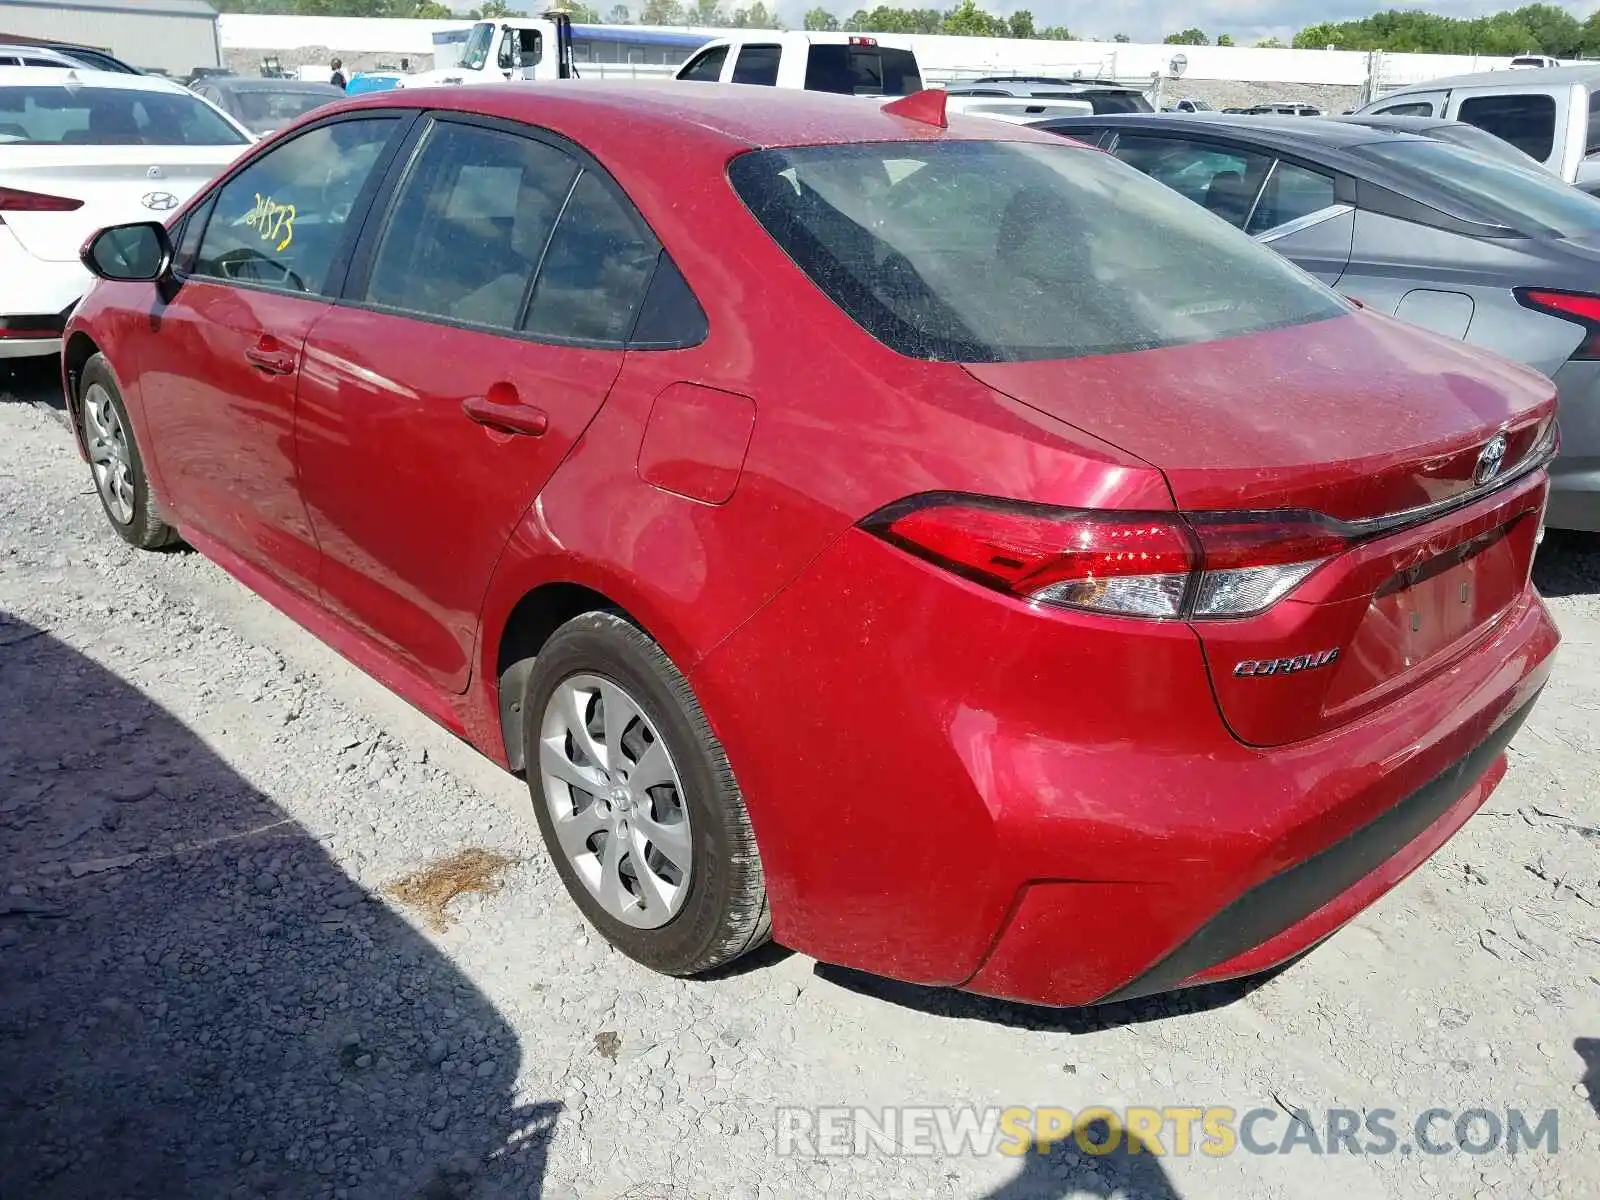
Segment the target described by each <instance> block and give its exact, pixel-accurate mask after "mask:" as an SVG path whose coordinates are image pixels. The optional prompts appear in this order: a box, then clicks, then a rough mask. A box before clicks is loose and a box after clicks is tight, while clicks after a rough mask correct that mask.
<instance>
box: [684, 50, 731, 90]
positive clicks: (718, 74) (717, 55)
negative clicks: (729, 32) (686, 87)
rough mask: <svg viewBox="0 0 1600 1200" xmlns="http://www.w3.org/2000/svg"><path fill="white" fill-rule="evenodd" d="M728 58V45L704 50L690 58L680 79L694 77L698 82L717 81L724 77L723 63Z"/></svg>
mask: <svg viewBox="0 0 1600 1200" xmlns="http://www.w3.org/2000/svg"><path fill="white" fill-rule="evenodd" d="M727 60H728V48H727V47H726V46H713V47H712V48H711V49H709V50H706V51H703V52H702V53H701V54H700V56H699V57H698V58H692V59H690V60H689V65H688V66H687V67H685V68H684V71H683V74H681V75H679V76H678V78H679V79H692V80H694V81H695V82H696V83H715V82H716V81H717V80H719V79H721V78H722V64H723V63H725V62H726V61H727Z"/></svg>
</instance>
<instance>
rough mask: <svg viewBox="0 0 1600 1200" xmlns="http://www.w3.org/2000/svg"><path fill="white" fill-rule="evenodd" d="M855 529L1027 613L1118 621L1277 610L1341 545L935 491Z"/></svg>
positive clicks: (1328, 535)
mask: <svg viewBox="0 0 1600 1200" xmlns="http://www.w3.org/2000/svg"><path fill="white" fill-rule="evenodd" d="M862 525H863V528H865V529H867V530H868V531H869V532H871V533H874V534H876V535H878V536H879V537H881V538H883V539H884V540H885V541H888V542H891V543H893V544H894V545H896V546H899V547H900V548H901V549H903V550H905V551H907V552H909V553H911V554H915V555H916V556H917V557H919V558H923V559H926V560H927V561H929V562H932V563H936V564H937V565H939V566H941V567H944V568H945V569H946V570H949V571H953V572H954V573H956V574H957V575H961V576H963V577H965V578H967V579H970V580H972V581H974V582H975V583H980V584H983V585H984V586H985V587H991V588H994V589H995V590H996V591H1001V592H1005V593H1007V594H1008V595H1012V596H1015V597H1017V598H1018V599H1021V600H1026V601H1029V602H1030V603H1034V604H1048V605H1053V606H1056V607H1060V608H1075V609H1083V610H1086V611H1089V612H1101V613H1114V614H1118V615H1121V616H1133V617H1156V618H1177V617H1186V618H1190V619H1195V620H1206V619H1216V618H1221V617H1244V616H1250V615H1252V614H1254V613H1258V612H1261V611H1263V610H1264V609H1267V608H1270V607H1271V606H1272V605H1274V604H1276V603H1277V602H1278V601H1279V600H1281V599H1283V597H1284V596H1286V595H1288V594H1289V592H1291V591H1292V590H1294V588H1295V587H1297V586H1298V585H1299V584H1300V583H1301V582H1302V581H1304V580H1305V579H1306V577H1307V576H1309V575H1310V574H1311V573H1312V572H1313V571H1315V570H1316V569H1317V568H1318V567H1319V566H1321V565H1322V564H1323V563H1324V562H1326V561H1328V559H1330V558H1332V557H1334V556H1335V555H1336V554H1338V553H1339V552H1340V551H1341V550H1343V549H1344V548H1346V546H1347V545H1348V542H1347V541H1346V540H1345V539H1344V538H1343V537H1341V536H1340V535H1338V534H1336V533H1332V532H1329V531H1328V530H1327V529H1325V528H1323V527H1321V526H1318V525H1316V524H1315V523H1314V522H1310V521H1307V520H1305V519H1303V518H1298V517H1296V516H1294V515H1293V514H1289V515H1286V516H1285V517H1284V518H1283V519H1282V520H1277V519H1275V518H1274V516H1273V515H1272V514H1261V513H1241V514H1226V513H1206V514H1202V515H1198V516H1196V517H1195V518H1194V519H1193V520H1192V521H1191V520H1186V519H1185V518H1184V517H1181V516H1179V515H1178V514H1176V513H1124V512H1103V511H1095V510H1083V509H1060V508H1051V507H1046V506H1044V505H1037V504H1025V503H1020V502H1013V501H1007V500H995V499H990V498H988V497H983V496H969V495H960V494H951V493H933V494H928V495H922V496H913V497H912V498H910V499H909V500H903V501H900V502H899V503H897V504H892V505H890V506H889V507H888V508H885V509H881V510H880V511H879V512H877V513H874V514H873V515H872V516H871V517H868V518H867V520H866V521H864V522H862Z"/></svg>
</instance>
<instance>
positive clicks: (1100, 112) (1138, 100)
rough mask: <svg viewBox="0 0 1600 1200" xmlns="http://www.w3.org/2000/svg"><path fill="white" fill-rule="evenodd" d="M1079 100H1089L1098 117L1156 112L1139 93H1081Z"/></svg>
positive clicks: (1062, 94) (1053, 93)
mask: <svg viewBox="0 0 1600 1200" xmlns="http://www.w3.org/2000/svg"><path fill="white" fill-rule="evenodd" d="M1071 94H1072V93H1070V92H1034V95H1035V96H1070V95H1071ZM1076 99H1078V100H1087V101H1088V102H1089V103H1090V104H1092V105H1094V115H1095V116H1097V117H1104V116H1108V115H1110V114H1113V113H1147V112H1155V109H1153V108H1151V107H1150V101H1148V100H1146V99H1145V98H1144V97H1143V96H1142V95H1140V94H1139V93H1138V92H1079V93H1078V95H1077V96H1076Z"/></svg>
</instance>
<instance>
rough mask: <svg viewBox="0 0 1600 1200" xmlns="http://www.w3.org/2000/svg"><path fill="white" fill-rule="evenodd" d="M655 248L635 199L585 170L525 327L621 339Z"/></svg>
mask: <svg viewBox="0 0 1600 1200" xmlns="http://www.w3.org/2000/svg"><path fill="white" fill-rule="evenodd" d="M658 250H659V247H658V246H657V245H656V241H655V238H653V237H652V236H651V235H650V231H649V230H648V229H646V228H645V225H644V222H643V221H642V220H640V218H639V215H638V213H636V212H635V211H634V209H633V206H632V205H631V204H629V203H627V201H625V200H624V199H623V198H622V197H621V196H620V195H619V194H618V193H617V192H616V191H615V190H614V189H613V188H612V187H610V186H609V185H608V184H607V183H606V182H605V180H604V179H603V178H601V176H599V175H597V174H595V173H594V172H593V171H585V172H584V173H583V175H582V176H581V177H580V178H579V179H578V182H577V184H576V185H575V186H574V187H573V189H572V199H571V200H569V201H568V202H567V207H566V209H565V211H563V212H562V214H561V223H560V224H559V225H558V226H557V227H556V232H555V236H554V237H553V238H551V239H550V249H549V252H548V253H547V254H546V255H545V258H544V264H543V266H541V267H540V268H539V280H538V283H537V284H536V285H535V287H534V292H533V303H532V305H531V306H530V307H529V310H528V319H527V321H526V322H525V324H524V328H525V329H527V331H528V332H529V333H532V334H536V335H538V336H540V337H551V338H571V339H577V340H582V341H602V342H614V341H620V340H622V339H623V338H626V337H627V336H628V333H629V331H630V330H631V329H632V328H633V317H634V313H635V311H636V310H637V309H638V307H639V300H640V298H641V296H642V295H643V292H644V285H645V283H646V282H647V281H648V279H649V276H650V270H651V268H652V267H653V266H654V265H655V261H656V254H657V252H658Z"/></svg>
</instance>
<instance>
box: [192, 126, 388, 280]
mask: <svg viewBox="0 0 1600 1200" xmlns="http://www.w3.org/2000/svg"><path fill="white" fill-rule="evenodd" d="M398 126H399V118H398V117H367V118H362V119H359V120H350V121H341V122H339V123H338V124H334V125H324V126H322V127H321V128H320V129H313V130H310V131H308V132H306V133H303V134H301V135H300V136H298V137H296V138H293V139H291V140H290V141H288V142H285V143H284V144H283V145H281V146H277V147H275V148H274V149H272V150H269V151H268V152H267V153H266V154H264V155H262V156H261V157H260V158H258V159H257V160H256V161H255V162H253V163H251V164H250V165H249V166H248V167H246V168H245V169H244V170H243V171H241V172H240V173H239V174H238V175H235V176H234V177H233V178H232V179H230V180H229V181H228V182H227V183H226V184H224V185H223V187H222V188H221V189H220V190H219V191H218V193H217V197H216V204H215V208H214V209H213V211H212V215H211V219H210V221H209V222H207V224H206V229H205V233H204V235H203V236H202V238H201V241H200V250H199V253H198V254H197V255H196V256H195V262H194V273H195V274H196V275H209V276H213V277H216V278H219V279H230V280H237V281H239V282H241V283H253V284H259V285H262V286H264V287H272V288H283V289H285V290H288V291H296V292H322V291H324V290H325V289H326V287H327V282H328V276H329V272H330V269H331V268H332V266H333V263H334V260H335V258H336V257H337V255H338V253H339V246H340V243H341V241H342V240H343V238H344V235H345V232H346V227H347V226H348V224H349V221H350V214H351V212H352V210H353V209H354V208H355V205H356V202H357V200H358V199H359V198H360V196H361V189H362V187H363V186H364V185H365V184H366V183H367V180H368V178H369V177H370V176H371V174H372V169H373V167H374V165H375V164H376V163H377V161H378V156H379V155H380V154H381V153H382V152H383V149H384V147H385V145H386V144H387V143H388V141H389V139H390V137H392V136H393V134H394V131H395V130H396V129H397V128H398Z"/></svg>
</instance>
